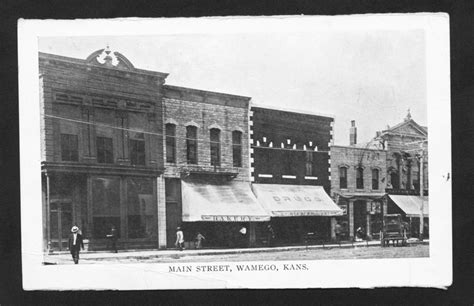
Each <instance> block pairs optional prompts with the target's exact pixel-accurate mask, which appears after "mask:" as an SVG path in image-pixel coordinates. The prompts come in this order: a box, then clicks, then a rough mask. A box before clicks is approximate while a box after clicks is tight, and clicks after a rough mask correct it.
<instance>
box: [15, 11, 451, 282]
mask: <svg viewBox="0 0 474 306" xmlns="http://www.w3.org/2000/svg"><path fill="white" fill-rule="evenodd" d="M190 24H192V26H191V27H190V26H189V25H190ZM315 29H317V31H370V30H397V31H402V30H414V29H423V30H424V31H425V34H426V48H427V53H426V69H427V71H426V75H427V100H428V104H429V107H428V126H429V153H430V157H429V158H430V161H429V182H430V237H431V239H430V257H429V258H420V259H371V260H334V261H332V260H321V261H305V263H306V264H307V266H308V268H309V271H287V272H283V271H280V272H265V273H262V272H245V273H244V272H240V273H239V272H232V273H206V274H197V273H190V274H173V273H168V264H129V265H113V264H104V265H101V264H94V265H64V266H44V265H42V264H41V262H42V255H43V253H42V241H43V240H42V218H41V215H42V209H41V206H42V205H41V176H40V175H39V173H40V131H39V126H40V120H39V103H38V97H39V89H38V37H41V36H91V33H94V34H93V35H117V33H120V35H135V34H137V33H139V34H140V35H159V34H179V33H187V34H189V33H236V32H239V33H245V32H253V33H255V32H275V31H278V32H294V31H300V32H301V31H311V32H315ZM18 35H19V48H18V50H19V51H18V58H19V74H20V80H19V86H20V90H19V97H20V104H19V112H20V160H21V169H20V171H21V172H20V173H21V224H22V260H23V287H24V289H26V290H32V289H88V288H92V289H127V290H138V289H184V288H187V289H189V288H242V287H243V288H308V287H364V288H370V287H376V286H429V287H440V288H442V287H446V286H449V285H450V284H451V282H452V254H451V249H452V242H451V181H449V180H448V181H446V179H445V177H446V174H447V173H450V172H451V146H450V144H451V136H450V126H451V124H450V116H449V114H450V80H449V75H450V74H449V16H448V15H447V14H444V13H437V14H393V15H354V16H334V17H327V16H321V17H309V16H305V17H301V16H299V17H295V16H289V17H288V16H286V17H284V16H278V17H255V18H249V17H235V18H198V19H185V18H176V19H136V18H132V19H115V20H73V21H64V20H63V21H55V20H45V21H39V20H28V21H25V20H20V21H19V30H18ZM262 106H263V105H262ZM434 165H435V166H434ZM299 263H301V262H299ZM214 264H218V263H214Z"/></svg>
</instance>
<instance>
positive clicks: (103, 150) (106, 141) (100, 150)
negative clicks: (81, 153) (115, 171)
mask: <svg viewBox="0 0 474 306" xmlns="http://www.w3.org/2000/svg"><path fill="white" fill-rule="evenodd" d="M96 143H97V162H98V163H101V164H112V163H113V162H114V154H113V146H112V138H109V137H97V139H96Z"/></svg>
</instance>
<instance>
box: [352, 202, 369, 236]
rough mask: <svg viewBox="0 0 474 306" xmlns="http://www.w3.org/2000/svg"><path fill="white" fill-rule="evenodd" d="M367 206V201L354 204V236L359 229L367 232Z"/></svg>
mask: <svg viewBox="0 0 474 306" xmlns="http://www.w3.org/2000/svg"><path fill="white" fill-rule="evenodd" d="M366 216H367V204H366V202H365V201H355V202H354V235H355V234H356V232H357V229H358V228H359V227H360V228H362V232H363V233H365V232H366V228H365V227H366V225H367V217H366Z"/></svg>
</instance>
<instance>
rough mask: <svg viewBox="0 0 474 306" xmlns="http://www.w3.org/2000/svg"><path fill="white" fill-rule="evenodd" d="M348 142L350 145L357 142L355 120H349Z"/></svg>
mask: <svg viewBox="0 0 474 306" xmlns="http://www.w3.org/2000/svg"><path fill="white" fill-rule="evenodd" d="M349 144H350V145H351V146H353V145H355V144H357V128H356V122H355V120H351V128H350V130H349Z"/></svg>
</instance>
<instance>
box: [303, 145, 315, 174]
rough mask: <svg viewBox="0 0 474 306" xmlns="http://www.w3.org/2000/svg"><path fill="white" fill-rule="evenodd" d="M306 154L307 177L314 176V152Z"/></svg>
mask: <svg viewBox="0 0 474 306" xmlns="http://www.w3.org/2000/svg"><path fill="white" fill-rule="evenodd" d="M305 154H306V175H307V176H312V175H313V154H314V153H313V152H308V151H306V152H305Z"/></svg>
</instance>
